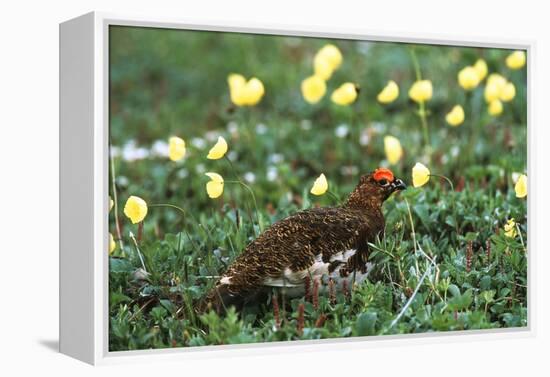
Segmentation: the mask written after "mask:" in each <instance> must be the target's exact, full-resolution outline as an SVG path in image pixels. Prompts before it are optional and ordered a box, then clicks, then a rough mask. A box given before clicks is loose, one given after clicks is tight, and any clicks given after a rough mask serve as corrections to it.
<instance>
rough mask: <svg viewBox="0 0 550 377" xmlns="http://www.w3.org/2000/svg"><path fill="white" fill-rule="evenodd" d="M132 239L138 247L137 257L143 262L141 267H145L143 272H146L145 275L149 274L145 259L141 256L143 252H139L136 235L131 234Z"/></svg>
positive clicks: (137, 247)
mask: <svg viewBox="0 0 550 377" xmlns="http://www.w3.org/2000/svg"><path fill="white" fill-rule="evenodd" d="M130 238H131V239H132V241H134V246H135V247H136V251H137V255H138V257H139V260H140V261H141V266H142V267H143V271H145V273H148V272H147V268H145V262H144V261H143V257H142V256H141V251H139V246H138V242H137V240H136V237H134V233H132V232H130Z"/></svg>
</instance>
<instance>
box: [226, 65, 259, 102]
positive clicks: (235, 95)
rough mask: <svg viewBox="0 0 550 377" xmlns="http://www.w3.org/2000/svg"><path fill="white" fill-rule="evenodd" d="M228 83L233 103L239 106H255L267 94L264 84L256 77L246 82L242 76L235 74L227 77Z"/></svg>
mask: <svg viewBox="0 0 550 377" xmlns="http://www.w3.org/2000/svg"><path fill="white" fill-rule="evenodd" d="M227 83H228V85H229V94H230V96H231V102H233V103H234V104H235V105H237V106H254V105H256V104H257V103H258V102H260V100H261V99H262V97H263V95H264V94H265V88H264V85H263V83H262V82H261V81H260V80H259V79H257V78H255V77H253V78H251V79H250V80H248V81H246V79H245V78H244V77H243V76H242V75H239V74H235V73H233V74H230V75H229V76H228V77H227Z"/></svg>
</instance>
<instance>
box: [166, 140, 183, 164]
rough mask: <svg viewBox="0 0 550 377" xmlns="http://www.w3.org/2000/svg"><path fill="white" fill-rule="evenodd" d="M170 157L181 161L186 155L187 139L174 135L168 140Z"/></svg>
mask: <svg viewBox="0 0 550 377" xmlns="http://www.w3.org/2000/svg"><path fill="white" fill-rule="evenodd" d="M168 145H169V146H168V157H169V158H170V160H172V161H179V160H181V159H182V158H184V157H185V141H183V139H181V138H179V137H177V136H172V137H171V138H170V139H169V142H168Z"/></svg>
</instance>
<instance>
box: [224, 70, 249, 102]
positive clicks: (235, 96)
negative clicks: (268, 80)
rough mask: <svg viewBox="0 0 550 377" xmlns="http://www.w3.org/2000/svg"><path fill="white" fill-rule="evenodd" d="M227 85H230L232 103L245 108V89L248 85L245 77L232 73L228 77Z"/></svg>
mask: <svg viewBox="0 0 550 377" xmlns="http://www.w3.org/2000/svg"><path fill="white" fill-rule="evenodd" d="M227 83H228V84H229V94H230V96H231V102H233V103H234V104H235V105H237V106H244V105H245V99H244V91H243V88H244V86H245V85H246V79H245V78H244V76H242V75H239V74H236V73H232V74H230V75H229V76H228V77H227Z"/></svg>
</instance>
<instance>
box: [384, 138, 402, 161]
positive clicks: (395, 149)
mask: <svg viewBox="0 0 550 377" xmlns="http://www.w3.org/2000/svg"><path fill="white" fill-rule="evenodd" d="M384 152H386V158H387V159H388V162H389V163H390V164H391V165H395V164H397V163H398V162H399V160H400V159H401V157H402V156H403V147H401V143H400V142H399V139H397V138H396V137H394V136H389V135H388V136H385V137H384Z"/></svg>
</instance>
